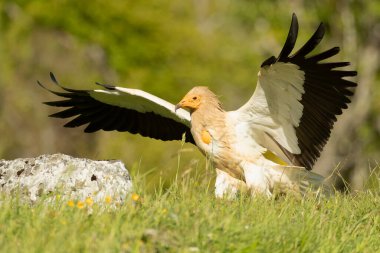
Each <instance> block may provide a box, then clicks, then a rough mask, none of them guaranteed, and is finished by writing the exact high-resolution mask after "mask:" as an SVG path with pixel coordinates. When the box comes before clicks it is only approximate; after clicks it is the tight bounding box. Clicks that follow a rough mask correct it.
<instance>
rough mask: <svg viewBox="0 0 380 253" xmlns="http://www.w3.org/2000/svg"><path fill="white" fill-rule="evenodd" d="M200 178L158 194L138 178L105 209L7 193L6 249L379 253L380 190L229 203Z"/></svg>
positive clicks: (2, 217) (2, 209)
mask: <svg viewBox="0 0 380 253" xmlns="http://www.w3.org/2000/svg"><path fill="white" fill-rule="evenodd" d="M139 181H141V180H139ZM200 181H201V180H199V178H198V179H186V180H181V181H180V180H178V182H177V183H174V184H173V185H172V186H171V187H170V188H168V189H166V190H162V191H158V192H156V193H153V194H152V193H144V191H143V190H142V189H144V183H141V182H139V184H138V185H139V187H136V189H135V192H134V194H132V195H131V196H129V197H128V201H127V203H125V204H124V205H122V206H118V207H116V208H111V207H109V208H107V207H106V208H105V209H104V208H100V207H99V206H97V205H95V204H93V203H91V200H87V201H83V202H78V201H57V203H55V204H51V205H46V204H44V203H43V202H40V203H38V204H35V205H32V206H30V205H28V204H22V203H20V202H19V201H18V200H17V199H9V197H8V198H6V197H4V196H3V197H1V201H0V252H380V251H379V250H380V240H379V238H380V194H379V193H380V190H379V189H374V190H372V191H367V192H358V193H355V194H350V195H348V194H347V195H345V194H339V193H337V194H336V196H334V197H331V198H329V199H324V200H318V199H316V198H314V197H309V198H305V199H297V198H295V197H292V196H288V197H280V198H277V199H270V200H268V199H264V198H255V199H252V198H249V197H246V196H242V197H240V198H239V199H237V200H234V201H229V200H220V199H215V198H214V197H213V192H212V187H211V186H210V187H208V186H207V184H205V183H204V182H202V183H201V184H200V183H199V182H200ZM203 181H204V180H203ZM105 202H108V203H105V204H106V206H107V205H109V206H111V205H112V199H106V200H105ZM90 209H91V211H90Z"/></svg>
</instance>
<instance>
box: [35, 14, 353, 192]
mask: <svg viewBox="0 0 380 253" xmlns="http://www.w3.org/2000/svg"><path fill="white" fill-rule="evenodd" d="M297 33H298V21H297V17H296V15H295V14H293V17H292V21H291V26H290V30H289V34H288V36H287V39H286V42H285V45H284V47H283V49H282V50H281V52H280V54H279V56H278V57H277V58H276V57H274V56H272V57H270V58H269V59H267V60H265V61H264V62H263V63H262V65H261V69H260V71H259V73H258V81H257V85H256V89H255V91H254V93H253V95H252V97H251V98H250V99H249V100H248V102H246V103H245V104H244V105H243V106H241V107H240V108H239V109H237V110H235V111H225V110H223V109H222V106H221V103H220V101H219V100H218V98H217V96H216V95H215V94H214V93H213V92H211V91H210V90H209V89H208V88H207V87H200V86H198V87H194V88H193V89H191V90H190V91H189V92H188V93H187V94H186V95H185V97H184V98H183V99H182V100H181V101H180V102H179V103H178V104H177V105H174V104H171V103H170V102H167V101H165V100H163V99H161V98H158V97H156V96H154V95H152V94H149V93H147V92H144V91H142V90H138V89H129V88H123V87H116V86H112V85H107V84H99V83H98V84H99V85H100V86H102V89H97V90H75V89H68V88H65V87H63V86H60V85H59V84H58V82H57V81H56V79H55V77H54V75H53V74H51V79H52V81H53V82H54V83H55V84H57V85H58V86H59V87H60V88H61V89H63V91H61V92H57V91H53V90H50V89H48V90H49V91H50V92H52V93H54V94H55V95H57V96H60V97H63V98H65V99H64V100H60V101H53V102H46V103H45V104H47V105H49V106H55V107H64V110H62V111H60V112H58V113H55V114H52V115H50V116H51V117H55V118H71V117H75V118H74V119H72V120H71V121H69V122H68V123H66V124H65V125H64V126H65V127H78V126H82V125H86V124H87V126H86V128H85V129H84V131H85V132H88V133H89V132H95V131H98V130H105V131H111V130H116V131H127V132H130V133H133V134H137V133H138V134H140V135H142V136H146V137H150V138H155V139H160V140H164V141H166V140H182V138H183V135H185V141H186V142H189V143H192V144H195V145H196V146H197V147H198V148H199V149H200V151H201V152H202V153H203V154H205V155H206V156H207V157H209V158H210V159H211V161H212V162H213V164H214V167H215V168H216V170H217V178H216V184H215V194H216V196H217V197H222V196H229V197H231V196H232V197H233V196H235V195H236V193H237V192H238V190H239V189H240V187H243V188H246V189H248V190H250V192H251V193H252V194H256V193H259V194H264V195H267V196H271V195H272V194H273V193H274V192H275V191H276V190H278V191H279V192H287V191H289V190H290V191H293V190H294V191H296V192H304V191H305V189H307V188H308V187H314V186H318V185H322V182H323V177H322V176H320V175H318V174H316V173H313V172H311V171H310V170H311V169H312V167H313V165H314V163H315V161H316V159H317V158H318V157H319V156H320V153H321V151H322V149H323V147H324V145H325V144H326V142H327V140H328V139H329V137H330V133H331V129H332V128H333V125H334V122H335V121H336V120H337V118H336V117H337V115H340V114H341V113H342V110H343V109H346V108H347V104H348V103H350V99H349V97H350V96H352V95H353V90H354V88H355V86H356V85H357V84H356V83H355V82H353V81H350V80H346V79H344V78H346V77H352V76H356V74H357V73H356V71H346V70H340V69H339V68H341V67H345V66H348V65H349V62H324V60H327V59H329V58H330V57H332V56H334V55H336V54H338V52H339V48H338V47H334V48H331V49H329V50H326V51H323V52H321V53H318V54H314V55H312V56H309V54H310V53H311V52H312V51H313V50H314V48H315V47H316V46H317V45H318V44H319V42H320V41H321V40H322V38H323V36H324V33H325V27H324V25H323V23H321V24H320V25H319V27H318V29H317V30H316V32H315V33H314V34H313V35H312V36H311V38H310V39H309V40H308V41H307V42H306V43H305V44H304V45H303V46H302V47H301V48H300V49H299V50H298V51H297V52H295V53H293V54H291V52H292V51H293V48H294V45H295V42H296V39H297ZM38 84H39V85H41V86H42V87H44V88H45V86H43V85H42V84H41V83H40V82H38ZM45 89H47V88H45Z"/></svg>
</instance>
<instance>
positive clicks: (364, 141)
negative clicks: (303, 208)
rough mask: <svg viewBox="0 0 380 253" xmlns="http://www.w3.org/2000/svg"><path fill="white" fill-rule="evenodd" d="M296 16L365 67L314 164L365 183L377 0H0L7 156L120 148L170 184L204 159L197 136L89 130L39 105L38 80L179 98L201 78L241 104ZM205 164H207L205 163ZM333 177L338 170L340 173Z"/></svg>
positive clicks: (375, 76) (376, 108)
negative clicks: (185, 140)
mask: <svg viewBox="0 0 380 253" xmlns="http://www.w3.org/2000/svg"><path fill="white" fill-rule="evenodd" d="M293 12H295V13H296V14H297V16H298V19H299V23H300V31H299V39H298V41H297V45H296V48H298V47H300V46H301V44H302V43H304V42H305V41H306V40H307V39H308V38H309V37H310V36H311V34H312V33H313V32H314V30H315V29H316V27H317V26H318V24H319V22H320V21H323V22H325V23H326V25H327V34H326V36H325V38H324V40H323V42H322V43H321V45H320V46H319V47H318V50H326V49H329V48H330V47H333V46H337V45H338V46H340V47H341V49H342V52H341V53H340V54H339V55H338V56H336V57H335V58H334V60H345V61H351V62H352V68H353V69H357V70H358V71H359V76H358V77H357V79H356V80H357V81H358V82H359V87H358V89H357V93H356V96H355V98H354V99H353V103H352V105H351V106H350V108H349V110H347V111H346V112H345V113H344V115H343V116H342V117H340V118H339V123H338V124H336V128H335V129H334V131H333V134H332V138H331V141H330V142H329V144H328V146H327V147H326V149H325V152H324V153H323V155H322V157H321V159H320V161H319V162H318V164H317V165H316V170H317V171H318V172H319V173H321V174H323V175H329V174H330V173H331V171H333V170H334V169H335V168H338V169H339V171H340V174H341V175H343V177H344V178H345V180H347V182H349V183H350V185H351V186H352V188H353V189H359V188H362V187H363V186H364V185H363V183H364V182H367V181H368V180H367V178H368V177H370V176H371V171H373V170H376V169H378V164H377V161H379V157H380V137H379V133H380V116H379V112H380V99H379V98H380V96H379V95H380V94H379V93H380V84H379V72H380V71H379V55H380V54H379V51H380V2H379V1H365V0H361V1H337V0H321V1H300V0H298V1H276V0H272V1H249V0H214V1H211V0H192V1H176V0H155V1H130V0H109V1H100V0H94V1H68V0H51V1H45V0H29V1H27V0H2V1H0V13H1V20H0V22H1V23H0V134H1V139H0V158H3V159H14V158H17V157H31V156H38V155H40V154H43V153H56V152H61V153H66V154H69V155H73V156H77V157H88V158H92V159H121V160H123V161H124V162H125V164H126V165H127V167H128V169H129V170H132V171H133V172H136V171H137V170H139V171H140V172H142V173H147V174H148V175H149V176H148V178H149V180H148V181H149V185H150V186H151V187H152V188H154V187H155V186H156V185H157V184H158V183H159V182H160V181H161V182H164V183H170V181H171V180H172V179H173V176H174V175H175V174H176V172H177V170H179V176H181V175H184V174H187V173H193V172H194V171H196V170H199V171H202V170H204V168H205V167H207V166H206V165H207V164H206V161H205V158H203V157H202V155H201V154H200V153H199V151H198V150H197V149H196V148H195V147H194V146H192V145H188V144H185V145H182V144H181V142H178V141H173V142H161V141H157V140H152V139H148V138H143V137H141V136H138V135H137V136H135V135H131V134H128V133H118V132H98V133H94V134H84V133H83V128H76V129H65V128H63V127H62V125H63V124H64V122H65V121H63V120H58V119H52V118H48V117H47V115H48V114H51V113H53V112H55V111H56V110H54V109H52V108H48V107H47V106H44V105H43V104H41V102H43V101H51V100H55V97H54V96H52V95H51V94H49V93H47V92H46V91H44V90H43V89H41V88H40V87H38V86H37V85H36V80H40V81H41V82H42V83H44V84H50V80H49V72H50V71H52V72H53V73H55V75H56V77H57V79H58V80H59V81H60V82H61V83H62V84H64V85H66V86H68V87H72V88H79V89H92V88H94V87H95V86H94V83H95V82H96V81H98V82H103V83H110V84H115V85H118V86H125V87H132V88H139V89H143V90H145V91H148V92H151V93H153V94H155V95H157V96H160V97H162V98H164V99H167V100H168V101H170V102H172V103H176V102H178V101H179V100H180V99H181V98H182V96H183V95H184V94H185V93H186V92H187V91H188V90H189V89H190V88H192V87H193V86H195V85H207V86H209V87H210V88H211V89H212V90H213V91H214V92H215V93H217V94H218V95H220V96H221V97H220V98H221V100H222V102H223V103H224V105H225V109H236V108H238V107H239V106H240V105H242V104H243V103H245V101H246V100H248V99H249V97H250V96H251V94H252V92H253V91H254V88H255V84H256V75H257V72H258V70H259V66H260V64H261V62H262V61H263V60H265V59H266V58H268V57H269V56H271V55H278V53H279V52H280V50H281V47H282V45H283V43H284V41H285V38H286V35H287V32H288V29H289V25H290V20H291V14H292V13H293ZM209 172H210V173H212V172H211V170H210V171H209ZM332 180H334V181H335V184H336V185H337V186H338V187H340V188H341V187H343V183H342V180H340V179H339V178H338V179H336V178H333V179H332Z"/></svg>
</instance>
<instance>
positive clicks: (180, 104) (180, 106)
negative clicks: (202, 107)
mask: <svg viewBox="0 0 380 253" xmlns="http://www.w3.org/2000/svg"><path fill="white" fill-rule="evenodd" d="M179 108H182V101H181V102H179V103H178V104H176V105H175V108H174V112H177V110H178V109H179Z"/></svg>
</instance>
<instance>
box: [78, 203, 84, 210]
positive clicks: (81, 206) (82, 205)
mask: <svg viewBox="0 0 380 253" xmlns="http://www.w3.org/2000/svg"><path fill="white" fill-rule="evenodd" d="M77 207H78V208H79V209H82V208H84V202H83V201H78V203H77Z"/></svg>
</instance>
